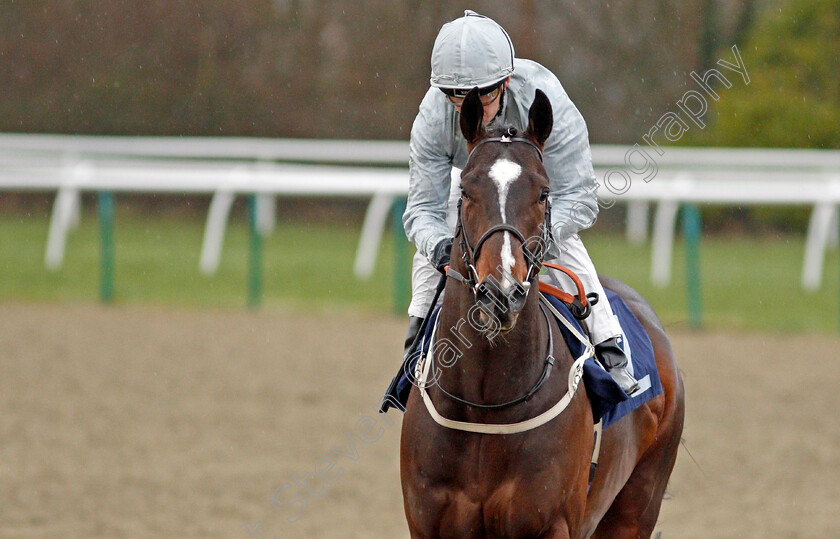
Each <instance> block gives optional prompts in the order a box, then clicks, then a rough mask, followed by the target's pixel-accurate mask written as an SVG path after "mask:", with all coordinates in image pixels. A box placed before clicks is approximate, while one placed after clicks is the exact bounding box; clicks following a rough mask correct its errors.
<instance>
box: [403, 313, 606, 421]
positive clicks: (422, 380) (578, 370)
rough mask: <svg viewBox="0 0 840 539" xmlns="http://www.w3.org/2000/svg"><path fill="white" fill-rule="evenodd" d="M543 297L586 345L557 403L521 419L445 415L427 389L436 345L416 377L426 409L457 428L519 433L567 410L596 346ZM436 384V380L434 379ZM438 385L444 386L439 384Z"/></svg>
mask: <svg viewBox="0 0 840 539" xmlns="http://www.w3.org/2000/svg"><path fill="white" fill-rule="evenodd" d="M540 301H541V302H542V304H543V305H545V306H546V308H547V309H548V310H549V311H551V312H552V313H553V314H554V315H555V316H556V317H558V319H559V320H560V322H561V323H562V324H563V325H564V326H566V328H567V329H568V330H569V331H570V332H571V333H572V335H574V336H575V337H576V338H577V339H578V340H580V342H582V343H583V344H584V346H585V349H584V351H583V354H581V356H580V357H578V358H577V359H575V361H574V363H572V366H571V368H570V369H569V389H568V390H567V391H566V394H565V395H563V396H562V397H561V398H560V400H559V401H557V403H556V404H555V405H554V406H552V407H551V408H549V409H548V410H546V411H545V412H543V413H541V414H539V415H538V416H535V417H532V418H531V419H526V420H525V421H520V422H518V423H472V422H468V421H457V420H454V419H449V418H446V417H443V416H442V415H441V414H440V413H439V412H438V411H437V409H436V408H435V404H434V403H433V402H432V399H431V397H430V396H429V394H428V392H427V391H426V380H427V379H428V377H429V370H430V368H431V365H432V363H433V362H434V357H433V353H434V352H433V351H434V345H432V346H430V347H429V352H428V354H427V355H426V356H424V357H422V358H420V361H419V362H418V363H417V369H416V371H415V379H416V380H417V388H418V389H419V390H420V396H421V398H422V399H423V404H425V405H426V410H428V412H429V415H430V416H432V419H433V420H434V421H435V423H437V424H438V425H440V426H442V427H446V428H449V429H454V430H461V431H465V432H475V433H479V434H517V433H520V432H526V431H529V430H531V429H535V428H537V427H540V426H542V425H545V424H546V423H548V422H549V421H551V420H552V419H554V418H555V417H557V416H558V415H560V414H561V413H562V412H563V410H565V409H566V408H567V407H568V406H569V403H571V402H572V398H573V397H574V396H575V393H576V392H577V388H578V386H579V385H580V381H581V380H582V378H583V363H584V362H585V361H586V360H587V359H589V358H590V357H593V356H594V355H595V348H594V347H593V346H592V343H591V342H589V339H587V338H586V337H585V336H584V335H582V334H581V333H580V332H579V331H578V330H577V329H576V328H575V327H574V326H573V325H572V324H571V323H569V321H568V320H566V318H565V317H563V316H562V315H561V314H560V313H559V312H557V310H556V309H555V308H554V306H553V305H551V303H549V302H548V300H546V299H545V298H543V297H540ZM439 322H440V318H438V319H437V322H436V323H435V326H434V328H433V329H432V334H431V340H432V343H434V339H435V335H436V334H437V329H438V326H439ZM432 384H434V382H432ZM438 387H440V386H439V385H438Z"/></svg>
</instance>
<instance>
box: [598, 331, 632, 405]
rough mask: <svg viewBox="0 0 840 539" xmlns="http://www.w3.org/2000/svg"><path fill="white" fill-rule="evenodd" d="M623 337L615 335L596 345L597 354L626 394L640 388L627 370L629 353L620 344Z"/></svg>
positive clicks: (630, 393)
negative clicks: (626, 353)
mask: <svg viewBox="0 0 840 539" xmlns="http://www.w3.org/2000/svg"><path fill="white" fill-rule="evenodd" d="M621 338H622V337H613V338H611V339H607V340H606V341H604V342H602V343H600V344H596V345H595V354H596V355H597V356H598V358H599V359H600V360H601V364H602V365H603V366H604V368H605V369H607V372H608V373H610V376H612V379H613V380H615V383H616V384H618V387H620V388H621V389H622V390H623V391H624V392H625V393H626V394H628V395H632V394H633V392H634V391H636V390H637V389H639V382H637V381H636V379H635V378H633V376H632V375H631V374H630V372H629V371H628V370H627V355H625V353H624V349H623V348H622V347H621V345H620V344H619V342H620V340H621Z"/></svg>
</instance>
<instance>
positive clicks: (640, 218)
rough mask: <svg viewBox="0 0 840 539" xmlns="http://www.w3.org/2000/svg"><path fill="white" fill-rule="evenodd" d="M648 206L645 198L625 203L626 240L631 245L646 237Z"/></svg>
mask: <svg viewBox="0 0 840 539" xmlns="http://www.w3.org/2000/svg"><path fill="white" fill-rule="evenodd" d="M649 206H650V204H649V203H648V201H647V200H631V201H630V202H628V203H627V241H628V242H629V243H630V244H632V245H639V244H641V243H644V241H645V239H647V234H648V207H649Z"/></svg>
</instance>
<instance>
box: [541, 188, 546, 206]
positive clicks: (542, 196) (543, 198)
mask: <svg viewBox="0 0 840 539" xmlns="http://www.w3.org/2000/svg"><path fill="white" fill-rule="evenodd" d="M546 200H548V191H543V192H542V193H540V204H542V203H543V202H545V201H546Z"/></svg>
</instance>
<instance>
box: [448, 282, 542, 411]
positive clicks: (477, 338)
mask: <svg viewBox="0 0 840 539" xmlns="http://www.w3.org/2000/svg"><path fill="white" fill-rule="evenodd" d="M450 288H451V287H448V288H447V293H448V294H449V297H448V300H447V302H446V303H445V304H444V308H443V309H442V310H441V314H440V325H439V326H438V329H437V339H438V342H441V341H440V339H441V338H445V339H447V343H446V346H439V345H436V353H439V352H440V351H441V350H445V349H447V348H449V349H450V350H449V357H448V358H447V362H451V361H452V358H454V359H455V361H454V363H453V364H452V365H451V366H445V367H444V368H443V369H441V370H442V372H441V385H442V386H443V387H445V388H446V389H447V390H449V391H457V392H461V393H462V394H463V395H464V398H467V399H470V398H473V399H478V400H484V399H485V397H484V396H483V395H484V394H486V395H501V396H511V397H516V396H519V393H522V392H524V391H528V390H529V389H530V388H531V386H533V384H534V381H535V380H536V379H537V377H538V376H539V374H540V373H541V371H542V369H543V366H544V362H545V358H546V355H547V354H548V342H547V333H546V331H547V327H546V324H545V322H544V321H543V315H542V313H541V312H540V307H539V301H538V297H537V296H536V294H537V292H536V291H534V292H533V294H534V295H533V296H532V297H529V298H528V300H527V304H526V306H525V308H524V309H523V310H522V312H521V313H520V314H519V318H518V319H517V322H516V326H515V327H514V328H513V329H512V330H511V331H509V332H508V333H506V334H498V335H496V336H495V337H494V338H492V339H488V337H487V335H486V333H484V332H482V331H481V330H480V329H477V328H476V327H475V326H476V325H477V324H476V322H475V320H476V319H477V315H473V316H470V309H471V308H472V306H473V298H472V296H471V295H469V294H468V293H466V294H465V293H456V294H451V292H452V290H450ZM459 288H461V290H458V292H465V291H466V289H464V288H462V287H459ZM456 290H457V289H456ZM466 292H468V291H466ZM453 295H454V296H457V297H453ZM456 306H457V308H456ZM450 345H451V346H450ZM451 347H454V349H455V353H454V354H453V353H452V350H451ZM438 367H440V365H438ZM495 400H500V399H495Z"/></svg>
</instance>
